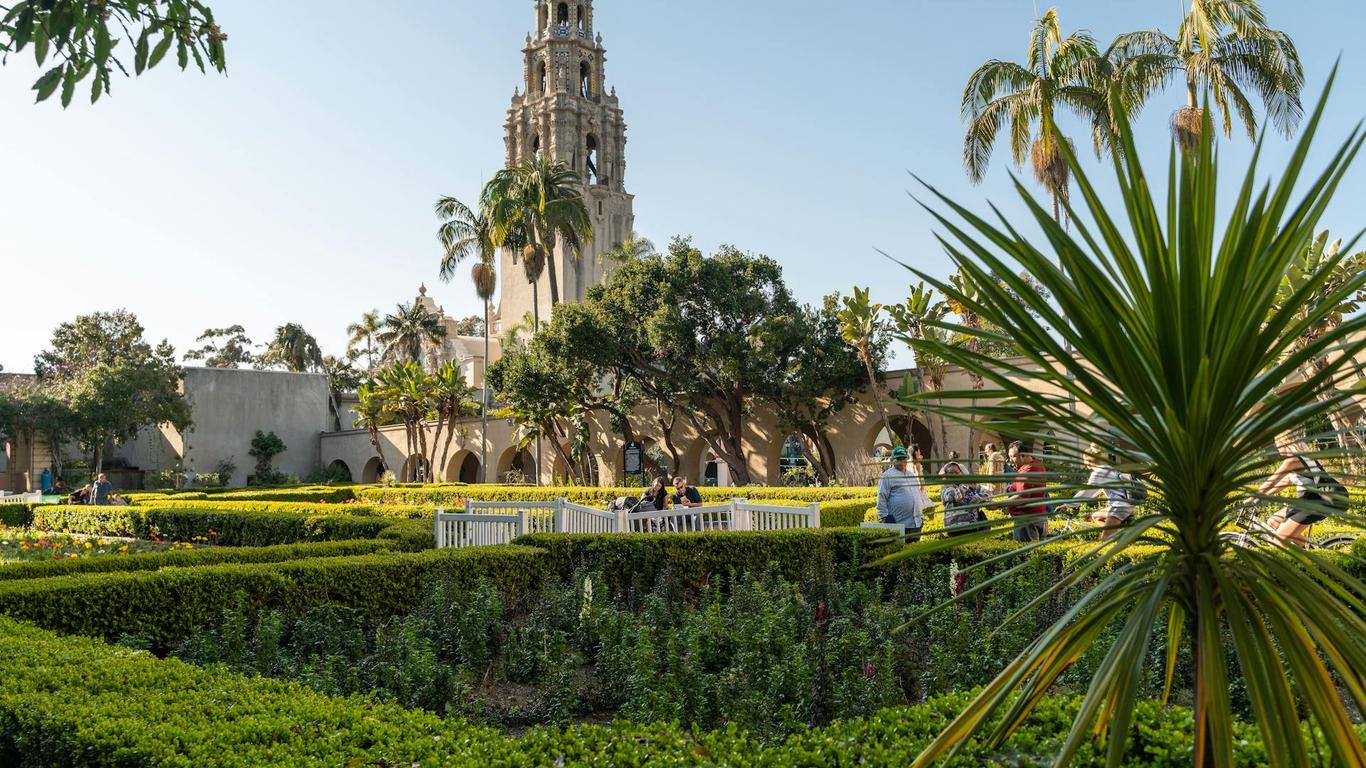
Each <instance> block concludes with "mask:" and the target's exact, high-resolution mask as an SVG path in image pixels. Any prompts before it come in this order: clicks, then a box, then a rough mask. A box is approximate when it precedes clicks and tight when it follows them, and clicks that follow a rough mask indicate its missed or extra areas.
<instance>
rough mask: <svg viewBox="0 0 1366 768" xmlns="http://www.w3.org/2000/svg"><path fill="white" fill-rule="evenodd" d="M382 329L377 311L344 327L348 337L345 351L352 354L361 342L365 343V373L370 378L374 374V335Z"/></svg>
mask: <svg viewBox="0 0 1366 768" xmlns="http://www.w3.org/2000/svg"><path fill="white" fill-rule="evenodd" d="M383 327H384V326H383V325H381V324H380V320H379V310H378V309H375V310H371V311H369V312H366V313H365V314H363V315H361V316H360V322H358V323H352V324H350V325H348V326H346V333H347V336H349V337H350V338H349V339H348V340H347V342H346V351H347V352H348V353H350V352H354V351H355V350H356V349H358V348H359V347H360V345H361V342H365V372H366V373H368V374H370V375H372V376H373V375H374V373H375V334H377V333H379V332H380V329H381V328H383Z"/></svg>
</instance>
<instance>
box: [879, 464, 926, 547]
mask: <svg viewBox="0 0 1366 768" xmlns="http://www.w3.org/2000/svg"><path fill="white" fill-rule="evenodd" d="M910 458H911V453H910V451H908V450H906V449H905V448H904V447H900V446H898V447H897V448H896V449H894V450H893V451H892V466H890V467H888V468H887V471H886V472H883V473H882V477H881V478H880V479H879V480H878V482H877V516H878V519H879V520H881V521H882V522H884V523H896V524H898V525H904V526H906V533H907V534H919V533H920V529H921V528H923V527H924V526H925V511H924V509H922V508H921V505H920V478H919V477H917V476H916V474H915V473H914V472H912V471H911V470H910V468H909V467H908V466H907V462H909V461H910Z"/></svg>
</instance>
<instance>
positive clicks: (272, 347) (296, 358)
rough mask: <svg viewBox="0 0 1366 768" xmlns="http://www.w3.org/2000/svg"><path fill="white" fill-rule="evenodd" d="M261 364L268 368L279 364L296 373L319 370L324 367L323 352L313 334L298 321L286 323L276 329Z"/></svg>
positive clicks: (262, 356)
mask: <svg viewBox="0 0 1366 768" xmlns="http://www.w3.org/2000/svg"><path fill="white" fill-rule="evenodd" d="M260 364H261V365H262V366H264V367H267V368H269V367H270V366H274V365H278V366H281V367H283V368H284V369H285V370H287V371H292V372H294V373H304V372H307V371H318V370H322V367H323V353H322V349H321V348H320V347H319V346H318V340H317V339H315V338H313V334H311V333H309V332H308V331H306V330H304V328H303V326H301V325H299V324H297V323H286V324H285V325H282V326H280V327H279V328H276V329H275V336H274V337H273V338H272V339H271V340H270V343H269V344H268V345H266V351H265V352H263V353H262V354H261V358H260Z"/></svg>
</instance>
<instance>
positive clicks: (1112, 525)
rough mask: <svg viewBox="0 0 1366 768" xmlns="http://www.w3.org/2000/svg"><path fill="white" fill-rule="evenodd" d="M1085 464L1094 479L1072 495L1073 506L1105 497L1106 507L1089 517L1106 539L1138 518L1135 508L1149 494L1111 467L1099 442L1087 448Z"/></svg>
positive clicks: (1090, 478) (1132, 480)
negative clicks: (1134, 518) (1135, 516)
mask: <svg viewBox="0 0 1366 768" xmlns="http://www.w3.org/2000/svg"><path fill="white" fill-rule="evenodd" d="M1082 462H1083V463H1085V464H1086V468H1087V469H1089V470H1091V476H1090V477H1089V478H1088V479H1087V480H1086V485H1087V487H1086V488H1084V489H1082V490H1080V491H1078V492H1077V493H1076V494H1075V495H1073V496H1072V503H1073V504H1076V503H1080V502H1083V501H1094V500H1096V499H1099V498H1101V497H1102V496H1103V497H1105V507H1104V508H1103V509H1101V510H1099V511H1097V512H1094V513H1092V514H1091V516H1090V517H1089V518H1087V519H1088V520H1090V521H1091V522H1092V523H1095V524H1096V525H1099V526H1101V527H1102V528H1103V529H1104V530H1102V531H1101V534H1100V538H1101V539H1102V540H1105V539H1108V538H1110V537H1111V536H1114V535H1115V533H1116V531H1117V530H1118V529H1119V527H1120V526H1122V525H1124V524H1125V523H1127V522H1129V519H1130V518H1132V517H1133V516H1134V507H1135V506H1137V505H1138V504H1141V503H1143V501H1144V500H1146V498H1147V491H1146V490H1145V489H1144V487H1143V481H1141V480H1137V479H1135V478H1134V477H1133V476H1132V475H1126V474H1124V473H1123V472H1120V471H1119V470H1116V469H1115V468H1114V467H1112V466H1110V463H1109V457H1108V456H1107V455H1106V453H1105V449H1104V448H1102V447H1100V445H1098V444H1096V443H1091V445H1090V446H1088V447H1087V449H1086V452H1085V453H1083V454H1082Z"/></svg>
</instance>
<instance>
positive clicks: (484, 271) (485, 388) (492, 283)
mask: <svg viewBox="0 0 1366 768" xmlns="http://www.w3.org/2000/svg"><path fill="white" fill-rule="evenodd" d="M470 278H471V279H472V280H473V281H474V292H475V293H476V294H478V295H479V298H480V300H481V301H483V302H484V372H483V381H481V382H480V390H481V391H482V393H483V394H481V395H480V398H481V404H482V406H483V407H482V408H480V409H479V410H480V417H481V419H482V422H483V426H482V431H481V432H480V433H479V452H480V456H479V482H481V483H486V482H488V466H489V440H488V434H489V385H488V378H487V375H488V367H489V332H490V331H489V303H490V302H491V301H492V300H493V294H494V292H495V291H497V290H498V269H497V268H496V267H495V266H494V265H493V259H492V258H489V259H487V260H481V261H480V262H479V263H477V264H475V265H474V269H473V270H471V271H470Z"/></svg>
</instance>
